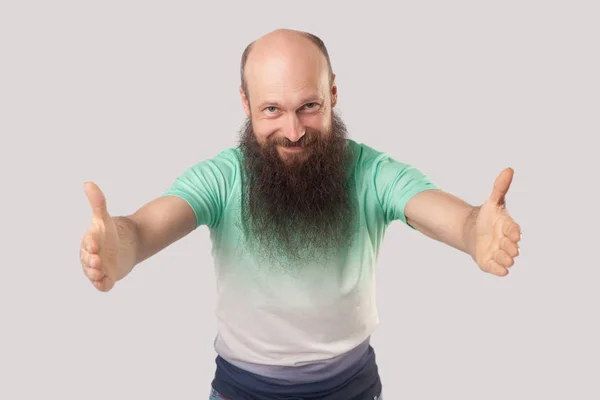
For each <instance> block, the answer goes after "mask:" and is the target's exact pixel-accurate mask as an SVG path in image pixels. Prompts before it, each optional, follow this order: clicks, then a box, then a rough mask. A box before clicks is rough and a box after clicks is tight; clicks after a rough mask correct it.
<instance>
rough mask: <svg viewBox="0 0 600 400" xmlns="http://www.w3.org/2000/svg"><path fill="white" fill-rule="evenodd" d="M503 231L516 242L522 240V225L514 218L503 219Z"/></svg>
mask: <svg viewBox="0 0 600 400" xmlns="http://www.w3.org/2000/svg"><path fill="white" fill-rule="evenodd" d="M502 233H503V234H504V235H505V236H506V237H508V238H509V239H510V240H512V241H513V242H515V243H517V242H518V241H520V240H521V227H520V226H519V224H517V223H516V222H515V221H513V219H512V218H506V219H505V220H504V221H502Z"/></svg>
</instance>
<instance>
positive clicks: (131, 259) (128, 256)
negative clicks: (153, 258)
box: [112, 216, 140, 281]
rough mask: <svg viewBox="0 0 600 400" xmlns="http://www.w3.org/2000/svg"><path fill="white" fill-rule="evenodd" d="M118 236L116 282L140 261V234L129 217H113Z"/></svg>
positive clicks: (135, 224)
mask: <svg viewBox="0 0 600 400" xmlns="http://www.w3.org/2000/svg"><path fill="white" fill-rule="evenodd" d="M112 219H113V221H114V222H115V225H116V228H117V232H118V235H119V243H118V249H119V250H118V259H117V281H119V280H121V279H123V278H124V277H126V276H127V275H128V274H129V273H130V272H131V270H133V267H135V265H136V264H137V263H138V262H139V261H140V259H139V248H140V232H139V227H138V226H137V223H136V222H135V221H133V220H132V219H131V218H129V217H125V216H119V217H113V218H112Z"/></svg>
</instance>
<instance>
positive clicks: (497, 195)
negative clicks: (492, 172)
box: [489, 168, 514, 206]
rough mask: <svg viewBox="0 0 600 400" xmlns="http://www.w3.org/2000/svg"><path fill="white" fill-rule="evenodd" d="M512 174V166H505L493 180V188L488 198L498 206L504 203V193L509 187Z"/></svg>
mask: <svg viewBox="0 0 600 400" xmlns="http://www.w3.org/2000/svg"><path fill="white" fill-rule="evenodd" d="M513 175H514V170H513V169H512V168H505V169H504V170H503V171H502V172H500V174H499V175H498V177H497V178H496V180H495V181H494V188H493V190H492V194H491V195H490V198H489V200H490V201H491V202H492V203H494V204H496V205H498V206H503V205H504V204H506V193H507V192H508V189H509V188H510V184H511V182H512V179H513Z"/></svg>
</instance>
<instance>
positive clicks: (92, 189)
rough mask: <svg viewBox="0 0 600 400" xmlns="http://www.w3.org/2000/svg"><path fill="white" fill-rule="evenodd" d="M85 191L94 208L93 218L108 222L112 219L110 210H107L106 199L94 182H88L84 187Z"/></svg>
mask: <svg viewBox="0 0 600 400" xmlns="http://www.w3.org/2000/svg"><path fill="white" fill-rule="evenodd" d="M84 191H85V194H86V196H87V198H88V201H89V203H90V206H91V207H92V213H93V216H95V217H96V218H98V219H100V220H102V221H106V220H107V219H108V218H110V215H109V213H108V209H107V208H106V197H105V196H104V193H102V190H100V188H99V187H98V185H96V184H95V183H93V182H86V183H85V185H84Z"/></svg>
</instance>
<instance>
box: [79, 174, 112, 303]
mask: <svg viewBox="0 0 600 400" xmlns="http://www.w3.org/2000/svg"><path fill="white" fill-rule="evenodd" d="M84 190H85V194H86V195H87V198H88V201H89V203H90V206H91V207H92V221H91V223H90V227H89V228H88V230H87V232H86V233H85V235H84V236H83V239H82V241H81V248H80V259H81V264H82V266H83V271H84V273H85V275H86V276H87V277H88V279H89V280H90V282H91V283H92V284H93V285H94V286H95V287H96V289H98V290H100V291H102V292H107V291H109V290H110V289H112V287H113V286H114V284H115V282H116V281H117V260H118V233H117V228H116V225H115V223H114V221H113V220H112V218H111V216H110V214H109V213H108V210H107V209H106V199H105V197H104V194H103V193H102V191H101V190H100V188H99V187H98V186H96V184H94V183H92V182H87V183H86V184H85V187H84Z"/></svg>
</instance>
